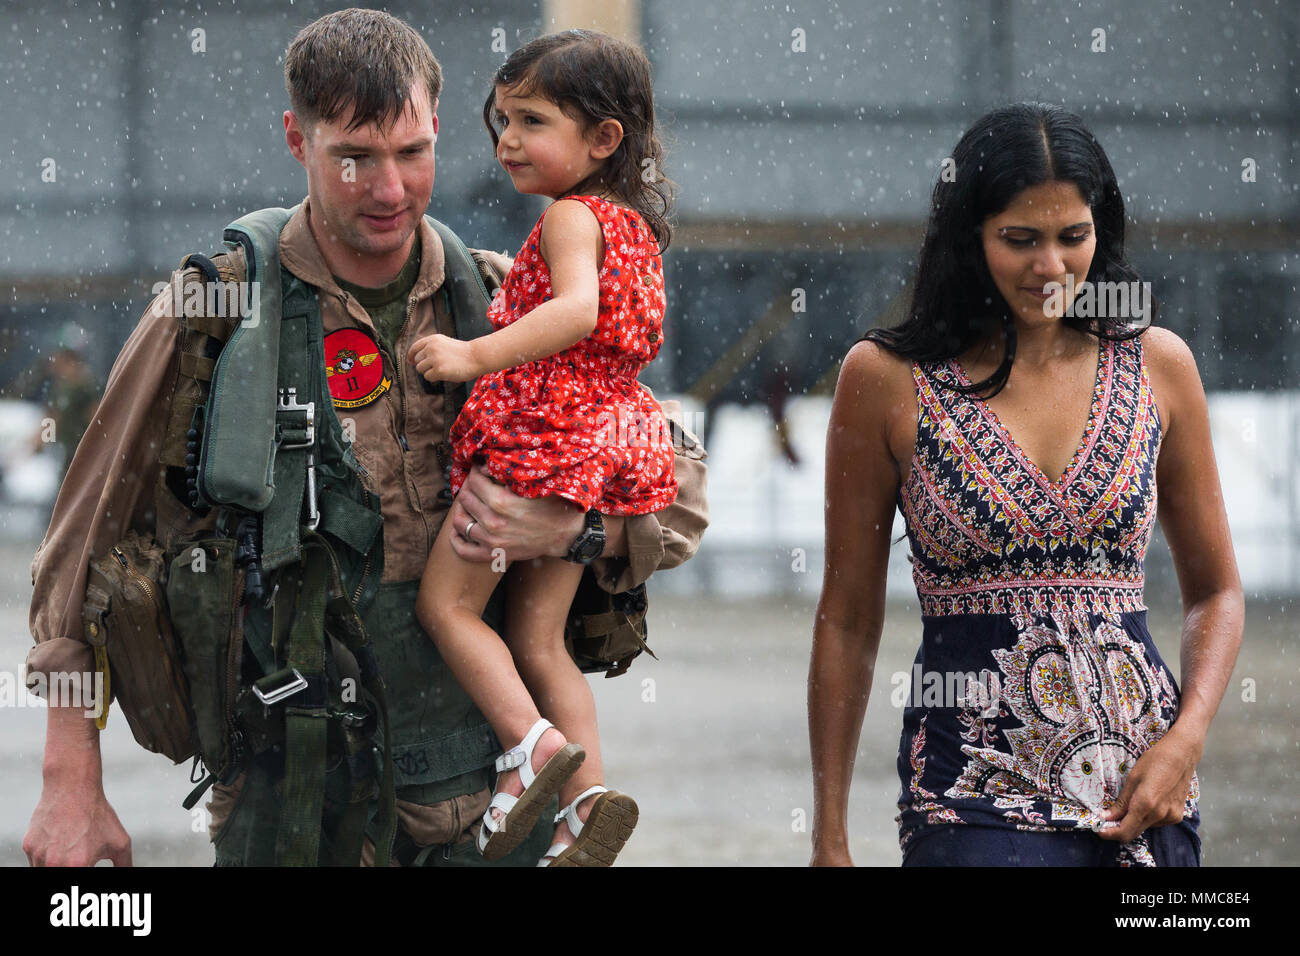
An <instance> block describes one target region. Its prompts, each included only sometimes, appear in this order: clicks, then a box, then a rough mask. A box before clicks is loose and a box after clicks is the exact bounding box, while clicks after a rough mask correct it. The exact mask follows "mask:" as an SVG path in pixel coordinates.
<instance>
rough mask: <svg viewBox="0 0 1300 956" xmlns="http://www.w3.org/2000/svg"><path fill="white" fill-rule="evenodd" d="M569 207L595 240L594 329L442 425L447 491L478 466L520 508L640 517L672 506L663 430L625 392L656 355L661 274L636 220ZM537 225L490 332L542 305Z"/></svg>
mask: <svg viewBox="0 0 1300 956" xmlns="http://www.w3.org/2000/svg"><path fill="white" fill-rule="evenodd" d="M569 198H571V199H576V200H578V201H579V202H581V203H583V204H584V205H586V206H587V208H589V209H590V210H591V211H592V212H593V213H594V214H595V216H596V218H597V219H598V220H599V221H600V227H601V232H602V235H603V236H604V240H605V253H604V259H603V261H602V263H601V267H600V273H599V280H600V302H599V310H598V313H597V318H596V328H595V329H594V330H593V331H592V332H591V334H590V335H588V336H587V337H586V338H584V339H582V340H581V341H580V342H578V343H577V344H575V345H572V346H570V347H569V348H567V349H564V350H563V351H561V352H558V353H556V354H555V355H548V356H545V357H543V358H540V359H537V360H535V361H532V362H526V363H524V364H523V365H517V366H515V367H513V368H508V369H503V370H501V371H498V372H490V373H488V374H486V375H482V376H480V377H479V379H478V381H477V382H476V383H475V385H474V389H473V391H471V392H470V395H469V398H468V399H467V400H466V402H465V406H464V407H463V408H462V409H461V412H460V415H458V416H457V418H456V421H455V423H454V424H453V425H452V432H451V442H452V466H451V475H450V478H451V491H452V494H455V493H456V492H458V491H460V486H461V485H462V484H463V483H464V481H465V478H466V476H467V475H468V473H469V469H470V468H471V467H472V466H473V465H474V464H475V463H481V464H482V465H483V467H484V469H485V470H486V471H487V473H488V474H489V475H491V476H492V477H493V478H495V479H496V480H497V481H499V482H501V483H502V484H505V485H506V486H507V487H509V488H510V490H511V491H513V492H514V493H515V494H517V495H521V496H523V497H526V498H540V497H543V496H546V495H558V496H560V497H563V498H567V499H568V500H570V501H572V502H573V503H574V504H576V505H579V506H580V507H582V508H583V509H591V508H596V509H597V510H599V511H600V512H602V513H603V514H610V515H637V514H648V513H650V512H653V511H659V510H661V509H663V508H666V507H668V505H670V504H672V503H673V501H674V500H675V498H676V497H677V480H676V478H675V477H674V466H673V445H672V439H671V436H670V434H669V430H668V424H667V420H666V419H665V418H664V415H663V411H662V410H661V409H660V407H659V403H658V402H656V401H655V400H654V398H653V397H652V396H651V395H650V393H649V392H648V391H647V390H646V389H645V388H644V387H643V386H642V385H641V384H640V383H639V382H638V381H637V375H638V374H639V373H640V371H641V370H642V369H643V368H645V367H646V365H648V364H649V363H650V362H651V360H653V359H654V357H655V356H656V355H657V354H658V352H659V349H660V347H661V346H662V345H663V320H664V275H663V263H662V261H661V259H660V256H659V249H658V244H657V243H656V241H655V237H654V234H653V233H651V231H650V229H649V228H648V227H647V226H646V224H645V222H644V220H642V218H641V216H640V214H638V213H637V212H635V211H633V210H631V209H627V208H625V207H623V206H619V205H617V204H615V203H613V202H610V201H608V200H606V199H600V198H597V197H595V196H572V197H569ZM545 217H546V214H545V213H543V214H542V216H541V218H539V219H538V220H537V224H536V225H535V226H533V230H532V232H531V233H529V236H528V239H527V240H526V241H525V242H524V245H523V248H522V249H521V250H520V251H519V255H517V256H516V257H515V261H514V265H513V266H512V267H511V269H510V272H509V273H508V274H507V275H506V278H505V282H504V283H503V284H502V286H501V289H500V290H499V291H498V292H497V295H496V297H495V298H494V299H493V300H492V304H491V306H489V308H488V319H489V320H490V321H491V323H492V325H493V326H494V327H496V328H503V327H504V326H506V325H509V324H510V323H512V322H515V321H517V320H518V319H520V318H522V317H523V316H524V315H527V314H528V313H529V312H531V311H532V310H533V309H535V308H537V307H538V306H539V305H541V304H542V303H543V302H545V301H547V300H548V299H550V298H551V297H552V291H551V275H550V271H549V270H548V269H547V266H546V261H545V260H544V259H543V258H542V255H541V251H540V243H541V235H542V221H543V219H545Z"/></svg>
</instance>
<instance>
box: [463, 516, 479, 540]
mask: <svg viewBox="0 0 1300 956" xmlns="http://www.w3.org/2000/svg"><path fill="white" fill-rule="evenodd" d="M476 524H478V519H476V518H470V519H469V524H467V525H465V540H466V541H469V542H471V543H473V541H474V539H473V538H471V537H470V536H469V533H470V532H471V531H473V530H474V525H476Z"/></svg>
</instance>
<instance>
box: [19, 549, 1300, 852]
mask: <svg viewBox="0 0 1300 956" xmlns="http://www.w3.org/2000/svg"><path fill="white" fill-rule="evenodd" d="M34 548H35V544H34V543H30V544H29V543H13V542H12V541H10V542H5V543H0V624H2V625H3V626H2V627H0V673H4V674H12V675H15V676H14V678H11V679H15V680H17V681H18V682H19V683H21V675H22V665H23V659H24V656H25V655H26V653H27V649H28V647H29V645H30V637H29V634H28V629H27V616H28V605H29V602H30V590H31V587H30V579H29V565H30V559H31V554H32V552H33V550H34ZM705 557H706V556H705V555H703V554H702V555H701V556H700V557H699V558H697V559H696V561H697V562H702V561H704V560H705ZM673 574H674V575H689V574H691V566H690V565H688V566H687V567H686V568H683V569H681V570H680V571H676V572H673ZM673 590H674V589H666V590H665V589H661V591H660V592H659V593H658V594H656V593H655V592H654V591H653V590H652V593H651V598H650V599H651V609H652V610H651V620H650V643H651V646H652V647H654V649H655V651H656V653H658V655H659V657H660V660H659V661H658V662H656V661H653V660H650V659H648V658H643V660H641V661H638V662H637V663H636V664H635V665H634V666H633V668H632V670H631V671H630V672H629V673H628V674H627V675H625V676H623V677H620V678H617V679H613V680H604V679H602V678H596V679H594V680H593V681H592V683H593V687H594V689H595V694H596V700H597V706H598V710H599V714H600V720H601V728H602V749H603V751H604V754H605V764H606V769H607V782H608V783H609V785H611V786H613V787H617V788H618V789H621V790H624V791H626V792H628V793H630V794H632V795H634V796H635V797H636V799H637V801H638V802H639V804H640V807H641V824H640V826H639V827H638V829H637V831H636V834H635V835H634V837H633V839H632V840H631V842H630V843H629V844H628V846H627V848H626V850H625V851H624V853H623V856H622V857H621V858H620V862H621V863H624V864H626V865H646V866H656V865H660V866H701V865H716V864H740V865H756V866H774V865H775V866H799V865H803V864H805V863H806V862H807V860H808V856H809V848H810V843H809V831H810V829H811V822H812V820H811V816H812V783H811V768H810V761H809V754H808V733H807V716H806V709H805V708H806V703H805V682H806V678H807V669H808V655H809V647H810V643H811V635H812V619H813V613H814V609H815V601H814V600H813V599H810V598H809V597H807V596H800V597H791V598H783V597H780V596H772V597H766V598H744V599H709V598H704V597H691V596H688V595H686V594H674V593H672V592H673ZM1165 593H1168V592H1167V591H1166V592H1165ZM1147 596H1148V600H1149V601H1153V602H1154V601H1155V600H1156V599H1158V598H1159V597H1161V594H1157V593H1152V590H1151V589H1148V595H1147ZM1149 620H1150V626H1151V631H1152V633H1153V635H1154V636H1155V638H1156V640H1157V643H1158V644H1159V646H1160V649H1161V653H1162V654H1163V655H1164V656H1165V658H1166V659H1167V660H1168V661H1170V662H1171V663H1173V662H1175V661H1177V660H1178V650H1177V645H1178V631H1179V613H1178V610H1177V608H1176V607H1167V606H1160V605H1157V604H1154V603H1153V605H1152V610H1151V613H1150V615H1149ZM1246 627H1247V633H1246V641H1245V644H1244V647H1243V649H1242V653H1241V656H1240V659H1239V662H1238V664H1237V668H1236V672H1235V674H1234V678H1233V681H1232V684H1231V685H1230V688H1229V691H1228V694H1227V697H1226V699H1225V700H1224V703H1223V705H1222V707H1221V708H1220V711H1219V716H1218V718H1217V719H1216V721H1215V724H1214V727H1213V729H1212V731H1211V736H1210V739H1209V742H1208V744H1207V746H1206V749H1205V755H1204V759H1203V760H1202V763H1201V767H1200V775H1201V785H1202V790H1203V797H1202V804H1201V806H1202V815H1203V817H1204V821H1205V822H1204V824H1203V828H1202V834H1203V837H1204V861H1205V863H1206V865H1211V866H1215V865H1217V866H1223V865H1248V866H1260V865H1286V864H1290V865H1295V864H1297V863H1300V826H1298V824H1300V794H1298V793H1297V788H1296V781H1297V778H1300V744H1298V743H1297V735H1296V728H1297V716H1298V715H1297V711H1296V706H1295V700H1296V694H1297V676H1298V675H1297V669H1298V667H1300V651H1297V643H1296V636H1297V615H1296V612H1295V608H1294V603H1291V604H1290V605H1288V604H1286V603H1284V602H1278V601H1273V602H1262V601H1261V602H1251V603H1250V604H1249V606H1248V608H1247V622H1246ZM919 634H920V622H919V617H918V612H917V608H916V605H915V603H914V602H912V603H910V604H908V603H903V602H899V603H897V604H895V605H892V606H891V608H890V613H889V616H888V619H887V623H886V633H885V637H884V640H883V642H882V649H881V654H880V660H879V662H878V665H877V673H878V674H881V675H889V674H892V673H893V672H895V671H906V670H908V669H909V667H910V665H911V661H912V658H913V656H914V654H915V650H916V643H917V640H918V639H919ZM1246 679H1253V681H1254V682H1255V699H1254V700H1253V701H1250V702H1247V701H1243V700H1242V697H1243V691H1242V681H1243V680H1246ZM887 680H888V678H887V676H886V677H885V678H883V681H882V682H881V683H880V684H879V686H878V691H879V688H880V687H884V688H885V689H886V690H887V689H888V684H887ZM0 721H3V725H2V726H3V733H2V734H0V781H3V783H2V784H0V788H2V789H0V794H2V799H0V863H3V864H7V865H24V864H25V862H26V861H25V858H24V856H23V853H22V849H21V843H22V838H23V834H24V832H25V830H26V828H27V824H28V820H29V818H30V815H31V812H32V808H33V807H34V806H35V804H36V800H37V797H38V796H39V792H40V785H41V753H42V748H43V744H44V728H45V711H44V710H43V709H40V708H37V707H33V706H6V707H4V708H3V709H2V710H0ZM900 725H901V713H900V711H899V710H897V709H896V708H894V707H892V706H891V705H890V702H889V700H888V694H887V693H884V692H878V693H876V694H875V695H874V697H873V700H872V701H871V704H870V707H869V708H868V713H867V717H866V721H865V725H864V728H863V734H862V743H861V746H860V749H859V754H858V759H857V769H856V778H855V782H854V788H853V794H852V806H851V836H852V841H853V855H854V859H855V861H856V862H858V863H860V864H871V865H880V866H896V865H897V864H898V861H899V852H898V846H897V834H896V829H895V824H894V822H893V817H894V814H895V812H896V810H895V807H894V803H895V799H896V797H897V794H898V780H897V778H896V776H895V771H894V758H895V749H896V747H897V744H898V734H899V728H900ZM103 752H104V764H105V789H106V791H107V793H108V797H109V800H110V801H111V802H112V804H113V806H114V807H115V809H116V810H117V812H118V815H119V816H120V817H121V819H122V822H123V824H124V825H125V826H126V828H127V831H128V832H129V833H130V834H131V836H132V838H133V842H134V852H135V861H136V863H137V864H140V865H194V866H200V865H209V864H210V863H211V860H212V855H211V851H210V849H209V846H208V842H207V836H206V832H205V829H204V827H205V822H206V821H204V820H203V819H202V817H201V814H200V812H199V811H196V812H195V813H194V814H191V813H189V812H187V811H185V810H184V809H182V808H181V806H180V803H181V800H182V799H183V798H184V796H185V795H186V793H188V791H189V790H190V786H191V785H190V783H189V780H188V774H187V769H188V768H186V767H172V766H171V765H170V764H169V763H168V761H166V760H165V759H164V758H162V757H159V756H157V755H154V754H150V753H147V752H145V751H143V750H141V749H140V748H138V747H137V746H136V744H135V742H134V740H133V739H132V737H131V734H130V730H129V729H128V727H127V726H126V723H125V721H124V720H123V719H122V717H121V715H120V714H115V715H114V716H113V717H112V718H110V723H109V726H108V729H107V730H106V731H105V733H104V735H103Z"/></svg>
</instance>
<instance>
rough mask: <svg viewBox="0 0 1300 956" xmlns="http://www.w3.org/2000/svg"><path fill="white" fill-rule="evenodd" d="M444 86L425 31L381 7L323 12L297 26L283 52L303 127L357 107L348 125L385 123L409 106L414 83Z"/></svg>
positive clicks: (432, 91)
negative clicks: (294, 33) (416, 29)
mask: <svg viewBox="0 0 1300 956" xmlns="http://www.w3.org/2000/svg"><path fill="white" fill-rule="evenodd" d="M417 81H423V82H424V83H425V84H426V85H427V86H428V88H429V107H430V109H432V108H433V105H434V103H436V102H437V100H438V96H439V94H440V93H441V92H442V67H440V66H439V65H438V61H437V60H436V59H435V58H434V56H433V51H432V50H430V49H429V45H428V44H427V43H425V42H424V38H423V37H421V36H420V34H418V33H416V32H415V30H413V29H411V27H410V26H409V25H408V24H406V23H405V22H403V21H401V20H399V19H397V18H396V17H394V16H391V15H390V14H387V13H384V12H383V11H382V10H362V9H360V8H357V7H353V8H350V9H348V10H339V11H338V12H337V13H331V14H329V15H328V16H324V17H321V18H320V19H319V20H316V21H314V22H312V23H309V24H308V25H307V26H305V27H303V28H302V30H300V31H299V32H298V35H297V36H296V37H294V38H293V42H292V43H290V44H289V49H288V50H287V51H286V53H285V57H284V86H285V89H286V90H287V91H288V93H289V108H290V109H292V110H293V113H294V116H296V117H297V119H298V123H299V125H300V126H301V127H302V128H303V132H304V133H305V134H306V135H307V136H310V135H311V133H312V130H313V128H314V127H315V126H316V124H317V123H320V122H326V123H332V122H334V121H335V120H337V119H339V118H340V117H343V116H345V111H346V110H348V109H352V110H353V119H352V122H351V124H350V125H349V126H348V130H349V131H351V130H355V129H360V128H361V127H362V126H365V125H366V124H368V123H375V124H377V125H378V126H379V127H380V129H386V128H388V127H389V126H390V125H392V124H393V123H396V122H397V120H398V118H399V117H400V116H401V115H402V111H403V110H406V109H409V108H410V104H409V102H408V101H409V99H410V89H411V84H412V83H415V82H417Z"/></svg>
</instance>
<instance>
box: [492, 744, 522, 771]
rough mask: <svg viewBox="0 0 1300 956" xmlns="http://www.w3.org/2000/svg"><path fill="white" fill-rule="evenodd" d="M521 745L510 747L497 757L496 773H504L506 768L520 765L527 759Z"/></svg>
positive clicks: (509, 768) (512, 768) (510, 768)
mask: <svg viewBox="0 0 1300 956" xmlns="http://www.w3.org/2000/svg"><path fill="white" fill-rule="evenodd" d="M527 759H528V758H527V756H526V755H525V754H524V748H523V747H511V748H510V749H509V750H507V751H506V752H505V753H503V754H502V755H501V756H500V757H497V762H496V768H497V773H505V772H506V771H507V770H514V769H515V768H516V767H522V766H523V765H524V761H525V760H527Z"/></svg>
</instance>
